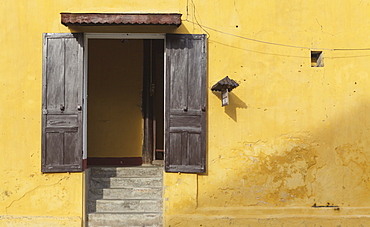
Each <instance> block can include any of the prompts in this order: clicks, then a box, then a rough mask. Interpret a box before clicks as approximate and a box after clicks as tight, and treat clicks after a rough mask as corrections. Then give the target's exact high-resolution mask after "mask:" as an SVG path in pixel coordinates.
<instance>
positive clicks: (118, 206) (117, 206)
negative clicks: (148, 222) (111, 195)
mask: <svg viewBox="0 0 370 227" xmlns="http://www.w3.org/2000/svg"><path fill="white" fill-rule="evenodd" d="M96 212H99V213H110V212H125V213H129V212H162V200H136V199H125V200H96Z"/></svg>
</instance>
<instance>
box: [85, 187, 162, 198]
mask: <svg viewBox="0 0 370 227" xmlns="http://www.w3.org/2000/svg"><path fill="white" fill-rule="evenodd" d="M158 198H162V187H155V188H154V187H153V188H102V189H97V188H90V189H89V200H98V199H158Z"/></svg>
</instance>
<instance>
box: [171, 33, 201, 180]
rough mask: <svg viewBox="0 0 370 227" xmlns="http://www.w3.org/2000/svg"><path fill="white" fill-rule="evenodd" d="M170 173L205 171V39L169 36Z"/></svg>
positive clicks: (189, 36) (178, 35) (188, 36)
mask: <svg viewBox="0 0 370 227" xmlns="http://www.w3.org/2000/svg"><path fill="white" fill-rule="evenodd" d="M166 58H167V59H166V68H167V69H166V74H167V75H166V114H165V116H166V123H165V124H166V133H165V134H166V139H165V141H166V146H165V152H166V153H165V155H166V156H165V167H166V171H167V172H186V173H204V172H205V171H206V67H207V54H206V36H205V35H180V34H171V35H167V37H166Z"/></svg>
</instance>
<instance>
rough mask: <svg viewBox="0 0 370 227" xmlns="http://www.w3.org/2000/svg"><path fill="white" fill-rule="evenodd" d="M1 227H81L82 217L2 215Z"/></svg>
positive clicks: (0, 216) (0, 217) (0, 218)
mask: <svg viewBox="0 0 370 227" xmlns="http://www.w3.org/2000/svg"><path fill="white" fill-rule="evenodd" d="M0 226H1V227H13V226H14V227H26V226H27V227H45V226H53V227H59V226H68V227H81V226H82V219H81V217H62V216H14V215H0Z"/></svg>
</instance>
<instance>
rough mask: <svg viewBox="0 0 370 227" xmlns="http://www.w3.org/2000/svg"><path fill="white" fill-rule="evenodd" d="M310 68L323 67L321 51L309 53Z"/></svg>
mask: <svg viewBox="0 0 370 227" xmlns="http://www.w3.org/2000/svg"><path fill="white" fill-rule="evenodd" d="M311 67H324V54H323V52H322V51H311Z"/></svg>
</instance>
